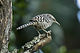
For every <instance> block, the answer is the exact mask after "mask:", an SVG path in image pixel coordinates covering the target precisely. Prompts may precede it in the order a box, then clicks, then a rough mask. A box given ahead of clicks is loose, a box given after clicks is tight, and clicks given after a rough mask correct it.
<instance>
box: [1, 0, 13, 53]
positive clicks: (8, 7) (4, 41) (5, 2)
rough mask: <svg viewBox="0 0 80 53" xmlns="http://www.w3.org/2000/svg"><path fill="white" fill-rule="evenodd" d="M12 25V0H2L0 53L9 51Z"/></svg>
mask: <svg viewBox="0 0 80 53" xmlns="http://www.w3.org/2000/svg"><path fill="white" fill-rule="evenodd" d="M11 27H12V1H11V0H0V53H8V42H9V35H10V31H11Z"/></svg>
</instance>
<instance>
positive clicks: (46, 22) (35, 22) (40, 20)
mask: <svg viewBox="0 0 80 53" xmlns="http://www.w3.org/2000/svg"><path fill="white" fill-rule="evenodd" d="M53 23H56V24H58V25H60V24H59V23H58V22H57V21H56V19H55V17H54V16H53V15H52V14H40V15H36V16H35V17H33V18H32V19H30V20H29V23H27V24H24V25H22V26H20V27H18V28H17V30H20V29H23V28H25V27H28V26H34V27H35V28H36V29H37V31H38V33H39V34H40V32H39V31H40V30H43V31H44V32H46V33H47V31H46V29H47V28H48V27H50V26H51V25H52V24H53Z"/></svg>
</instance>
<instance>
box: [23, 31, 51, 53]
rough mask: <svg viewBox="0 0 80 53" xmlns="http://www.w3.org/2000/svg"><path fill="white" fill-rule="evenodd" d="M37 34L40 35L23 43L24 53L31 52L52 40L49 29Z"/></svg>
mask: <svg viewBox="0 0 80 53" xmlns="http://www.w3.org/2000/svg"><path fill="white" fill-rule="evenodd" d="M39 35H40V37H39V36H37V37H34V39H33V40H32V41H30V42H28V43H25V45H24V46H23V47H22V48H23V49H24V53H33V52H35V51H37V50H38V49H39V48H41V47H43V46H44V45H45V44H47V43H49V42H50V41H51V40H52V38H51V31H48V33H46V34H39Z"/></svg>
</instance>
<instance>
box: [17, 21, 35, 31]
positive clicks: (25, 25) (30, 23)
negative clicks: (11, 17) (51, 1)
mask: <svg viewBox="0 0 80 53" xmlns="http://www.w3.org/2000/svg"><path fill="white" fill-rule="evenodd" d="M32 25H36V22H29V23H28V24H24V25H22V26H20V27H18V28H17V30H20V29H23V28H25V27H28V26H32Z"/></svg>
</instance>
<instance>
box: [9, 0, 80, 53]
mask: <svg viewBox="0 0 80 53" xmlns="http://www.w3.org/2000/svg"><path fill="white" fill-rule="evenodd" d="M12 1H13V26H12V32H11V35H10V43H9V50H10V51H12V50H13V49H14V48H15V47H17V48H18V49H19V48H21V46H22V45H24V43H26V42H28V41H30V40H32V39H33V37H34V36H37V35H38V33H37V32H36V30H35V28H34V27H32V26H30V27H26V28H24V29H22V30H19V31H16V28H17V27H19V26H21V25H23V24H25V23H28V22H29V21H28V20H29V19H31V18H32V17H34V16H36V15H38V14H44V13H50V14H52V15H53V16H54V17H55V18H56V20H57V21H58V22H59V23H60V24H61V26H58V25H57V24H53V25H52V26H51V27H50V28H48V29H47V30H52V38H53V40H52V41H51V42H50V43H49V44H47V45H45V46H44V47H42V48H41V50H39V53H80V42H79V41H80V23H79V20H78V19H79V16H78V15H80V14H78V12H79V9H78V6H77V1H78V0H12ZM77 14H78V15H77Z"/></svg>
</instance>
